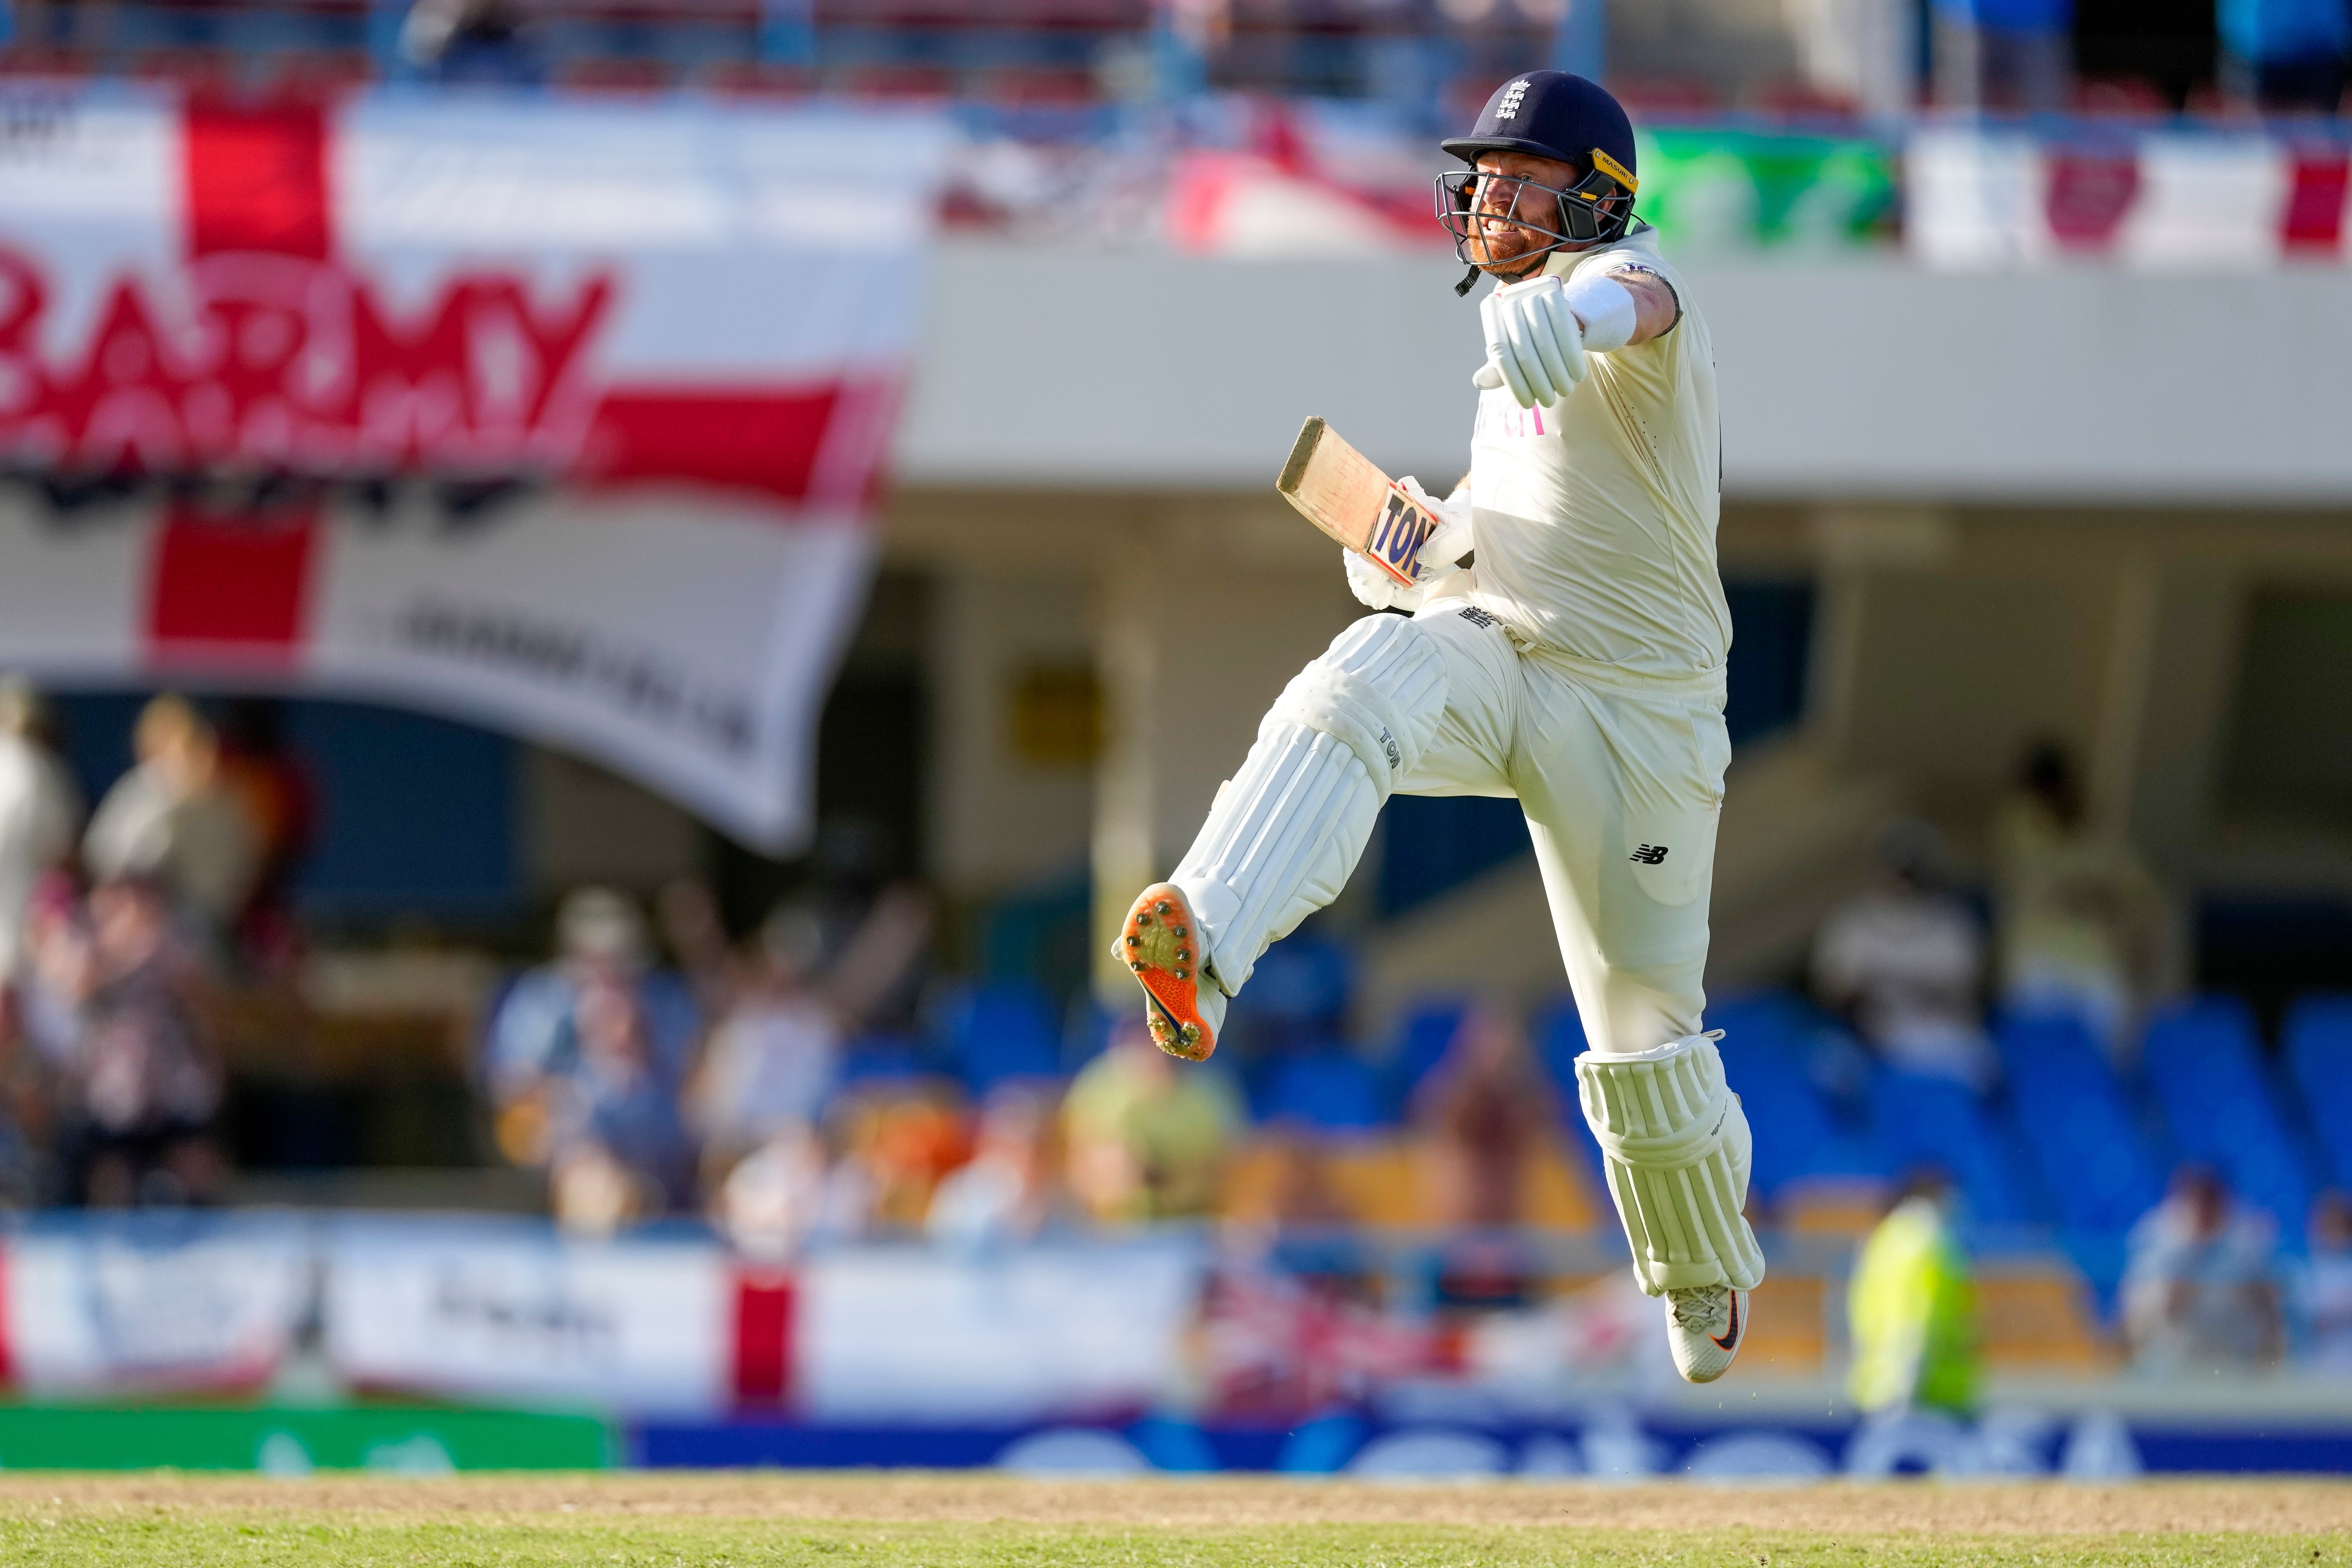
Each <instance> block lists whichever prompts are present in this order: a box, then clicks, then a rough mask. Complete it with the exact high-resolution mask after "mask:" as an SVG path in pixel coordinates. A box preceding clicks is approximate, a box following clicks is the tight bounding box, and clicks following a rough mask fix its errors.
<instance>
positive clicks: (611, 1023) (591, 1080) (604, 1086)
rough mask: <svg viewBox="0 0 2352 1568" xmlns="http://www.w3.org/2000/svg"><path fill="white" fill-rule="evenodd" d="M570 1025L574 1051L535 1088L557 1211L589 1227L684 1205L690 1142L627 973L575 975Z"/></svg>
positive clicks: (690, 1183) (689, 1183)
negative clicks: (541, 1108)
mask: <svg viewBox="0 0 2352 1568" xmlns="http://www.w3.org/2000/svg"><path fill="white" fill-rule="evenodd" d="M572 1028H573V1034H574V1038H575V1040H576V1041H577V1050H576V1054H575V1055H574V1056H573V1057H572V1060H571V1061H570V1062H568V1063H567V1064H566V1065H565V1066H564V1067H562V1068H559V1069H558V1070H557V1071H555V1072H554V1073H552V1074H551V1075H550V1076H549V1079H548V1080H547V1081H546V1083H545V1084H544V1085H543V1087H542V1089H541V1092H542V1094H543V1095H544V1097H545V1105H546V1115H547V1118H548V1124H549V1156H550V1160H549V1166H550V1172H551V1180H552V1186H551V1193H552V1195H553V1200H554V1207H555V1214H556V1217H557V1219H559V1220H560V1221H562V1222H563V1223H565V1224H566V1225H568V1226H572V1228H575V1229H581V1230H586V1231H592V1232H593V1231H600V1230H609V1229H611V1228H612V1227H613V1226H614V1224H617V1223H620V1222H622V1221H625V1220H630V1219H637V1218H643V1217H646V1216H647V1215H659V1214H667V1213H671V1212H675V1211H677V1210H678V1209H682V1208H684V1207H686V1206H688V1205H689V1204H690V1202H691V1201H692V1196H693V1191H694V1146H693V1144H692V1142H690V1141H689V1140H688V1137H687V1133H686V1123H685V1121H684V1119H683V1118H682V1117H681V1116H680V1115H679V1112H678V1103H677V1080H676V1079H673V1078H671V1077H669V1076H668V1075H667V1074H666V1073H664V1072H663V1071H662V1069H661V1067H660V1065H659V1063H658V1062H657V1061H656V1058H655V1054H654V1048H653V1040H652V1036H651V1032H650V1029H649V1026H648V1024H647V1020H646V1012H645V1008H644V1005H643V1004H642V1002H641V1001H640V1000H639V997H638V994H637V991H636V988H635V986H633V985H632V984H629V979H628V977H627V976H626V975H625V974H619V973H593V974H591V975H589V976H588V977H587V978H585V979H584V980H583V982H582V983H581V984H580V988H579V1000H578V1003H577V1005H576V1006H575V1008H574V1011H573V1018H572Z"/></svg>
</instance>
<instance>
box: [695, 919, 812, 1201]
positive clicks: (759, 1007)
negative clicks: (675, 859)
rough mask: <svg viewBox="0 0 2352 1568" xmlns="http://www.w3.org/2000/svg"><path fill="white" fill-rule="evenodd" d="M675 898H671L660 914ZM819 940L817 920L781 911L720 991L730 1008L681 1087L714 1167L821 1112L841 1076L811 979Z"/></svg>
mask: <svg viewBox="0 0 2352 1568" xmlns="http://www.w3.org/2000/svg"><path fill="white" fill-rule="evenodd" d="M678 901H679V900H677V899H676V898H667V899H666V900H665V910H664V912H665V915H667V914H668V912H669V911H668V905H670V904H673V903H676V902H678ZM822 945H823V944H822V939H821V938H820V936H819V934H818V932H817V929H816V925H815V922H814V921H811V920H809V919H807V918H806V917H805V916H802V915H796V914H793V913H790V912H783V911H780V912H779V913H778V914H776V915H774V916H772V917H771V918H770V919H769V921H767V923H766V924H765V925H763V926H761V928H760V931H759V933H758V935H757V936H756V937H755V938H754V939H753V941H752V942H751V952H750V956H749V957H748V959H746V960H745V961H744V962H743V963H742V964H741V965H740V971H739V972H738V973H737V974H736V976H735V979H734V981H733V983H732V984H730V986H728V987H727V988H726V989H727V992H729V993H731V994H724V1001H723V1003H722V1005H724V1006H725V1008H726V1011H725V1012H724V1013H723V1014H722V1015H721V1016H720V1017H719V1023H718V1025H717V1026H716V1027H714V1028H713V1029H712V1030H711V1032H710V1038H709V1042H708V1043H707V1044H706V1045H705V1046H704V1047H703V1053H702V1060H701V1062H700V1064H699V1065H698V1067H697V1068H695V1072H694V1078H693V1079H692V1080H691V1081H690V1082H689V1083H688V1086H687V1106H688V1115H689V1117H690V1118H691V1120H692V1121H693V1123H694V1128H695V1131H696V1132H697V1134H698V1135H699V1136H700V1138H701V1139H702V1141H703V1152H704V1158H705V1161H706V1165H707V1168H709V1169H711V1170H713V1171H714V1172H715V1171H719V1170H723V1169H724V1168H725V1167H726V1166H728V1165H730V1164H732V1163H734V1162H735V1161H736V1160H737V1159H739V1158H740V1157H741V1156H742V1155H743V1154H745V1153H746V1152H749V1151H751V1150H752V1149H755V1148H757V1147H759V1146H760V1145H761V1144H762V1143H764V1142H767V1141H768V1139H769V1138H770V1137H771V1136H772V1135H773V1134H775V1133H776V1132H778V1131H782V1129H784V1128H787V1127H806V1126H813V1125H814V1124H815V1122H816V1121H817V1120H818V1119H819V1118H820V1117H822V1116H823V1115H824V1107H825V1102H826V1100H830V1099H831V1098H832V1096H833V1089H834V1085H835V1082H836V1081H837V1080H838V1079H839V1078H840V1076H841V1046H842V1034H843V1030H842V1020H841V1018H840V1017H839V1016H838V1015H836V1014H835V1011H834V1008H833V1006H832V1004H831V1003H830V1001H829V1000H828V999H827V998H826V997H825V996H824V994H823V993H821V992H820V991H819V990H818V989H817V988H816V986H815V985H814V984H812V981H813V977H814V973H815V970H816V967H817V964H818V963H819V961H820V960H821V958H822V957H823V953H822ZM702 989H704V991H705V994H709V987H707V986H706V987H702Z"/></svg>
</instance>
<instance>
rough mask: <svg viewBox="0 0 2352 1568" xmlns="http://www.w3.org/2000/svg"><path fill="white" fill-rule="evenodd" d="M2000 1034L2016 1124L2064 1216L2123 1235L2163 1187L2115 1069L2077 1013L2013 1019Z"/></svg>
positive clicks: (2087, 1228) (2073, 1225)
mask: <svg viewBox="0 0 2352 1568" xmlns="http://www.w3.org/2000/svg"><path fill="white" fill-rule="evenodd" d="M1999 1040H2000V1058H2001V1071H2002V1074H2003V1076H2004V1077H2005V1079H2007V1082H2008V1085H2009V1092H2010V1095H2011V1100H2013V1102H2014V1105H2015V1108H2016V1113H2017V1126H2018V1130H2019V1131H2020V1132H2021V1133H2022V1135H2023V1137H2024V1142H2025V1147H2026V1152H2027V1153H2028V1154H2029V1155H2031V1156H2032V1161H2033V1163H2034V1165H2035V1167H2036V1169H2037V1171H2038V1173H2039V1174H2040V1176H2041V1178H2042V1185H2043V1187H2044V1188H2046V1189H2047V1191H2048V1192H2049V1194H2050V1197H2051V1200H2052V1201H2053V1203H2054V1204H2055V1205H2057V1209H2058V1218H2059V1221H2060V1223H2061V1224H2063V1225H2064V1226H2067V1227H2068V1228H2070V1229H2072V1230H2076V1231H2081V1232H2085V1233H2096V1234H2101V1235H2117V1236H2119V1235H2121V1234H2122V1233H2123V1232H2124V1231H2125V1230H2127V1229H2129V1228H2130V1226H2131V1225H2132V1223H2133V1222H2134V1221H2135V1220H2137V1219H2138V1218H2139V1216H2140V1215H2144V1214H2146V1213H2147V1211H2148V1210H2149V1209H2150V1208H2152V1207H2154V1206H2155V1205H2156V1203H2157V1200H2158V1199H2159V1198H2161V1197H2162V1196H2163V1195H2164V1188H2163V1182H2162V1180H2161V1178H2160V1177H2159V1176H2158V1163H2157V1162H2156V1160H2155V1158H2154V1157H2153V1156H2152V1155H2151V1154H2150V1152H2149V1151H2148V1148H2147V1141H2146V1140H2145V1139H2144V1138H2142V1137H2141V1136H2140V1131H2139V1128H2138V1126H2137V1123H2135V1121H2133V1119H2132V1114H2131V1110H2130V1108H2129V1106H2128V1105H2127V1104H2126V1101H2125V1099H2124V1093H2123V1087H2122V1085H2120V1084H2119V1083H2117V1082H2116V1075H2115V1071H2114V1069H2113V1068H2110V1067H2109V1066H2108V1065H2107V1060H2106V1058H2105V1057H2104V1056H2102V1055H2100V1053H2099V1048H2098V1047H2097V1046H2096V1045H2095V1044H2094V1043H2093V1042H2092V1040H2091V1037H2090V1036H2089V1034H2088V1033H2087V1032H2085V1031H2084V1028H2083V1026H2082V1025H2080V1024H2079V1023H2077V1022H2075V1021H2074V1019H2071V1018H2063V1017H2035V1018H2014V1019H2011V1020H2009V1021H2007V1022H2005V1023H2004V1024H2003V1025H2002V1026H2001V1027H2000V1035H1999Z"/></svg>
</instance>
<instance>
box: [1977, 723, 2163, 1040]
mask: <svg viewBox="0 0 2352 1568" xmlns="http://www.w3.org/2000/svg"><path fill="white" fill-rule="evenodd" d="M1992 841H1993V858H1994V871H1995V876H1996V879H1997V882H1998V893H1999V903H1998V912H1999V921H2000V930H1999V937H2000V993H2001V1000H2002V1003H2003V1005H2006V1006H2008V1007H2009V1008H2011V1010H2013V1011H2016V1012H2020V1013H2060V1014H2064V1015H2066V1016H2071V1017H2075V1018H2079V1019H2080V1020H2081V1021H2082V1022H2083V1024H2084V1026H2085V1027H2087V1028H2088V1029H2089V1030H2090V1031H2091V1034H2092V1037H2094V1038H2095V1039H2096V1040H2098V1041H2099V1042H2100V1043H2101V1045H2103V1046H2104V1047H2105V1048H2106V1050H2107V1051H2108V1053H2109V1054H2110V1055H2116V1054H2119V1053H2120V1052H2121V1051H2122V1049H2123V1048H2124V1046H2125V1044H2126V1041H2127V1040H2128V1039H2129V1037H2130V1034H2131V1026H2132V1025H2133V1023H2134V1022H2135V1020H2136V1019H2137V1016H2138V1014H2139V1012H2140V1011H2141V1010H2142V1008H2143V1007H2144V1006H2145V1005H2147V1002H2148V1001H2150V1000H2151V999H2152V998H2153V996H2154V994H2155V992H2156V990H2157V987H2158V982H2159V981H2160V979H2161V978H2162V968H2163V948H2164V937H2165V933H2164V919H2165V914H2164V900H2163V895H2162V893H2161V892H2160V890H2159V889H2158V887H2157V885H2156V881H2155V879H2153V878H2152V877H2150V876H2149V875H2148V874H2147V869H2146V868H2143V867H2142V866H2141V865H2140V863H2139V860H2138V858H2137V857H2135V856H2134V855H2133V854H2132V852H2131V849H2130V847H2129V846H2127V845H2126V844H2124V843H2122V842H2121V841H2120V840H2118V839H2117V838H2116V837H2113V836H2112V835H2109V834H2104V833H2101V832H2098V831H2096V830H2095V829H2094V828H2093V827H2092V826H2091V825H2090V823H2089V821H2088V814H2087V812H2086V810H2085V807H2084V800H2083V791H2082V785H2081V783H2080V781H2079V780H2078V779H2077V778H2076V776H2075V773H2074V763H2073V762H2072V760H2071V759H2069V757H2068V756H2067V754H2066V752H2064V750H2063V749H2062V748H2060V747H2058V746H2055V745H2052V744H2046V743H2045V744H2042V745H2037V746H2035V747H2034V748H2033V749H2032V751H2031V752H2029V753H2028V754H2027V756H2026V758H2025V763H2024V765H2023V767H2022V768H2021V770H2020V776H2019V780H2018V786H2017V788H2016V789H2015V790H2014V791H2013V792H2012V793H2011V795H2010V797H2009V799H2008V800H2006V801H2005V802H2003V803H2002V805H2001V806H2000V809H1999V811H1998V812H1997V814H1996V815H1995V816H1994V819H1993V826H1992Z"/></svg>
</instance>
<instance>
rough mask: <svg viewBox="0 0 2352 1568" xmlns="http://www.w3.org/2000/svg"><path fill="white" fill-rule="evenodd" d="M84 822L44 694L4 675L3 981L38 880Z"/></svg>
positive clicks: (0, 786) (0, 711)
mask: <svg viewBox="0 0 2352 1568" xmlns="http://www.w3.org/2000/svg"><path fill="white" fill-rule="evenodd" d="M80 827H81V794H80V792H79V791H78V790H76V789H75V788H74V784H73V777H72V775H71V774H70V773H68V772H67V771H66V765H65V763H63V762H62V761H60V760H59V759H58V754H57V751H56V747H55V745H54V743H53V741H52V738H51V736H50V734H49V725H48V713H47V709H46V707H45V706H44V705H43V703H42V701H41V700H40V696H39V694H38V693H37V692H36V691H35V690H34V689H32V688H31V687H30V686H28V685H26V683H25V682H24V681H23V680H22V679H18V678H16V677H15V676H10V677H8V678H6V679H0V984H6V983H7V982H8V980H9V978H10V977H11V976H13V975H14V974H15V973H16V965H17V961H18V958H19V954H20V952H21V949H22V947H23V942H24V932H25V921H26V917H27V913H28V907H29V905H30V903H31V900H32V897H33V886H34V883H35V882H36V881H37V879H39V877H40V875H41V873H43V872H44V871H47V870H49V869H51V868H55V867H58V866H61V865H63V864H65V863H66V861H67V860H68V859H69V858H71V857H72V855H73V849H74V837H75V835H76V834H77V833H78V832H79V830H80Z"/></svg>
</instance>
